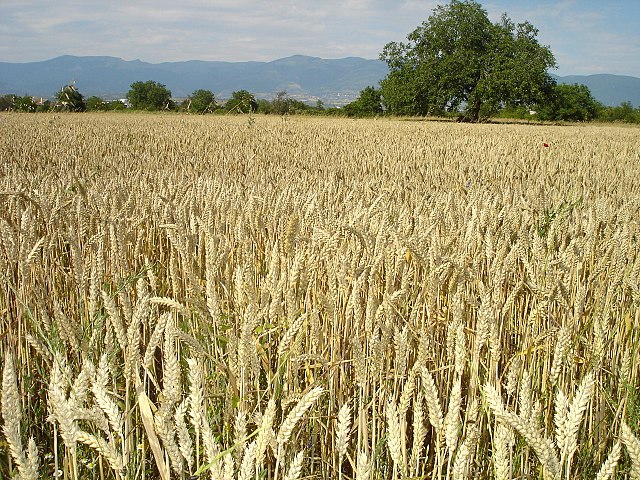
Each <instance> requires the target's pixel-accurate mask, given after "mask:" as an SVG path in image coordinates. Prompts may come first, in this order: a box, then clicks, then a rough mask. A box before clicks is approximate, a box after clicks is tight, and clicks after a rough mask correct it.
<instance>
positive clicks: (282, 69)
mask: <svg viewBox="0 0 640 480" xmlns="http://www.w3.org/2000/svg"><path fill="white" fill-rule="evenodd" d="M387 71H388V70H387V65H386V64H385V63H384V62H382V61H380V60H367V59H364V58H359V57H348V58H341V59H331V60H329V59H323V58H317V57H309V56H304V55H294V56H292V57H286V58H281V59H278V60H274V61H271V62H217V61H199V60H191V61H184V62H164V63H147V62H143V61H140V60H132V61H127V60H123V59H121V58H117V57H104V56H103V57H96V56H83V57H77V56H71V55H63V56H61V57H56V58H53V59H50V60H45V61H41V62H29V63H7V62H0V94H8V93H14V94H17V95H33V96H42V97H51V96H53V95H55V92H57V91H58V90H60V88H61V87H62V86H64V85H67V84H69V83H72V82H75V84H76V86H77V87H78V89H79V90H80V92H81V93H82V94H83V95H84V96H85V97H88V96H91V95H97V96H100V97H103V98H105V99H114V98H122V97H124V96H125V95H126V93H127V92H128V91H129V88H130V85H131V84H132V83H133V82H136V81H139V80H141V81H146V80H154V81H157V82H160V83H162V84H164V85H166V87H167V88H168V89H169V90H171V92H172V96H173V97H174V98H184V97H187V96H189V95H190V94H191V93H192V92H194V91H195V90H197V89H206V90H211V91H212V92H214V93H215V94H216V97H217V98H221V99H224V98H229V97H230V96H231V93H232V92H233V91H236V90H240V89H245V90H248V91H250V92H252V93H253V94H255V95H256V96H257V97H258V98H271V97H273V96H274V95H275V93H276V92H279V91H283V90H284V91H286V92H287V93H288V95H289V96H290V97H292V98H296V99H299V100H302V101H315V100H322V101H323V102H324V103H325V104H326V105H341V104H344V103H348V102H349V101H351V100H353V99H354V98H356V97H357V96H358V94H359V92H360V91H361V90H362V89H363V88H364V87H366V86H368V85H373V86H377V85H378V83H379V82H380V80H382V79H383V78H384V77H385V76H386V74H387ZM555 78H556V80H557V81H558V83H569V84H572V83H582V84H584V85H586V86H587V87H589V89H590V90H591V93H592V94H593V96H594V97H595V98H596V99H597V100H599V101H600V102H602V103H604V104H605V105H619V104H620V103H622V102H625V101H628V102H631V103H632V104H633V105H634V106H638V105H640V78H636V77H630V76H623V75H610V74H598V75H586V76H584V75H571V76H566V77H558V76H555Z"/></svg>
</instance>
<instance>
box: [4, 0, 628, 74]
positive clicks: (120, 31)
mask: <svg viewBox="0 0 640 480" xmlns="http://www.w3.org/2000/svg"><path fill="white" fill-rule="evenodd" d="M445 3H447V2H446V0H440V1H438V0H396V1H390V0H389V1H385V0H317V1H311V0H299V1H294V0H278V1H274V0H262V1H260V0H209V1H207V0H155V1H151V0H142V1H140V0H101V1H93V0H88V1H79V0H55V1H52V0H37V1H33V0H0V61H4V62H32V61H41V60H47V59H50V58H53V57H57V56H60V55H78V56H85V55H108V56H114V57H120V58H123V59H125V60H136V59H139V60H142V61H145V62H151V63H160V62H170V61H182V60H224V61H250V60H255V61H271V60H276V59H278V58H283V57H287V56H290V55H297V54H301V55H311V56H316V57H322V58H343V57H364V58H378V55H379V54H380V52H381V51H382V48H383V47H384V45H385V44H386V43H388V42H391V41H403V40H405V39H406V36H407V35H408V34H409V33H410V32H411V31H412V30H414V29H415V28H416V27H417V26H418V25H420V24H421V23H422V22H423V21H424V20H426V19H427V18H428V16H429V15H430V14H431V13H432V11H433V8H434V7H435V6H436V5H438V4H445ZM480 3H481V4H482V5H483V7H484V8H485V9H486V11H487V12H488V14H489V18H491V19H492V20H493V21H497V20H498V19H499V18H500V16H501V15H502V14H503V13H505V12H506V13H507V14H508V16H509V17H510V18H511V19H512V20H513V21H514V22H516V23H519V22H523V21H529V22H531V23H532V24H533V25H534V26H535V27H536V28H537V29H538V30H539V34H538V40H539V42H540V43H541V44H543V45H547V46H549V47H550V48H551V51H552V52H553V53H554V55H555V57H556V61H557V63H558V69H557V70H555V71H553V73H556V74H558V75H572V74H575V75H588V74H595V73H614V74H619V75H632V76H636V77H640V0H540V1H536V0H480Z"/></svg>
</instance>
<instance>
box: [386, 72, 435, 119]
mask: <svg viewBox="0 0 640 480" xmlns="http://www.w3.org/2000/svg"><path fill="white" fill-rule="evenodd" d="M415 73H416V72H415V70H414V69H412V68H410V67H403V68H400V69H399V70H394V71H391V72H389V75H387V77H386V78H385V79H384V80H382V81H381V82H380V90H381V93H382V103H383V105H384V108H385V110H386V111H387V112H389V113H391V114H393V115H427V114H428V113H429V98H428V94H427V92H428V88H427V86H426V85H425V84H424V82H423V80H424V79H425V77H424V76H421V75H417V74H415Z"/></svg>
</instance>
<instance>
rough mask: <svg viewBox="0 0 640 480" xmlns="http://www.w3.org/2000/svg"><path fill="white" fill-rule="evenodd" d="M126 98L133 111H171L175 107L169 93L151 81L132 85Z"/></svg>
mask: <svg viewBox="0 0 640 480" xmlns="http://www.w3.org/2000/svg"><path fill="white" fill-rule="evenodd" d="M127 98H128V99H129V102H130V103H131V108H133V109H134V110H150V111H154V110H171V109H173V108H174V106H175V105H174V103H173V101H172V100H171V91H170V90H168V89H167V87H166V86H165V85H163V84H161V83H158V82H154V81H153V80H148V81H146V82H134V83H132V84H131V90H129V93H127Z"/></svg>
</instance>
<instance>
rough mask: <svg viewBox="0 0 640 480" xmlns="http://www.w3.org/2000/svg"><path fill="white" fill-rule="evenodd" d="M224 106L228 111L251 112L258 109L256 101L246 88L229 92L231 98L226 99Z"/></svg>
mask: <svg viewBox="0 0 640 480" xmlns="http://www.w3.org/2000/svg"><path fill="white" fill-rule="evenodd" d="M225 108H226V109H227V111H228V112H236V113H252V112H255V111H257V110H258V102H256V98H255V97H254V96H253V95H252V94H251V93H249V92H248V91H247V90H238V91H237V92H233V93H232V94H231V98H230V99H229V100H227V103H226V104H225Z"/></svg>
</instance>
